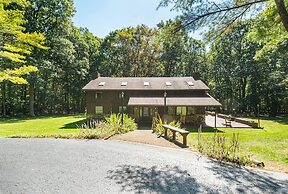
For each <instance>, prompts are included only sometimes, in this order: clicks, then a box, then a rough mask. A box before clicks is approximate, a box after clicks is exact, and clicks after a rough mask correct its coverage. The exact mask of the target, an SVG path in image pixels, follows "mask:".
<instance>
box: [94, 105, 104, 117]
mask: <svg viewBox="0 0 288 194" xmlns="http://www.w3.org/2000/svg"><path fill="white" fill-rule="evenodd" d="M95 114H96V115H99V114H103V106H96V107H95Z"/></svg>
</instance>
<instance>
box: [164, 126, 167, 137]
mask: <svg viewBox="0 0 288 194" xmlns="http://www.w3.org/2000/svg"><path fill="white" fill-rule="evenodd" d="M164 130H165V132H164V135H165V137H167V135H168V133H167V131H168V129H167V128H164Z"/></svg>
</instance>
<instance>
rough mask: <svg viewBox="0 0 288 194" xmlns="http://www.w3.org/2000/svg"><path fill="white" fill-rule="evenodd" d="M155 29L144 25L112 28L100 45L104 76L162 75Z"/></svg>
mask: <svg viewBox="0 0 288 194" xmlns="http://www.w3.org/2000/svg"><path fill="white" fill-rule="evenodd" d="M158 33H159V32H158V31H157V30H156V29H150V28H148V27H147V26H145V25H141V26H137V27H135V28H132V27H129V28H125V29H121V30H116V31H114V32H111V33H110V34H109V35H108V36H107V37H106V38H105V39H104V41H103V43H102V45H101V49H100V53H101V56H100V58H101V61H100V65H101V67H102V69H101V70H102V71H101V73H102V74H104V75H107V76H161V75H163V73H164V72H163V70H164V68H163V65H162V64H161V63H160V61H159V58H160V49H161V48H160V46H159V44H158V43H157V41H156V38H157V35H158Z"/></svg>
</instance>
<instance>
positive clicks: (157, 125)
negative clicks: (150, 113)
mask: <svg viewBox="0 0 288 194" xmlns="http://www.w3.org/2000/svg"><path fill="white" fill-rule="evenodd" d="M163 124H168V125H170V126H173V127H177V128H180V126H181V123H180V122H179V121H171V122H170V123H167V121H164V122H163V120H162V118H161V117H160V115H159V114H158V115H157V117H153V121H152V130H153V132H154V133H158V134H160V135H163V134H164V132H165V129H164V127H163V126H162V125H163ZM168 134H169V135H171V134H172V132H171V131H170V130H168Z"/></svg>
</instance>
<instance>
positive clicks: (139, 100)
mask: <svg viewBox="0 0 288 194" xmlns="http://www.w3.org/2000/svg"><path fill="white" fill-rule="evenodd" d="M128 105H129V106H136V105H137V106H164V98H163V97H162V98H159V97H130V98H129V102H128ZM166 105H167V106H221V104H220V103H219V102H218V101H217V100H215V99H214V98H213V97H211V96H210V95H208V96H203V97H168V98H167V99H166Z"/></svg>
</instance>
